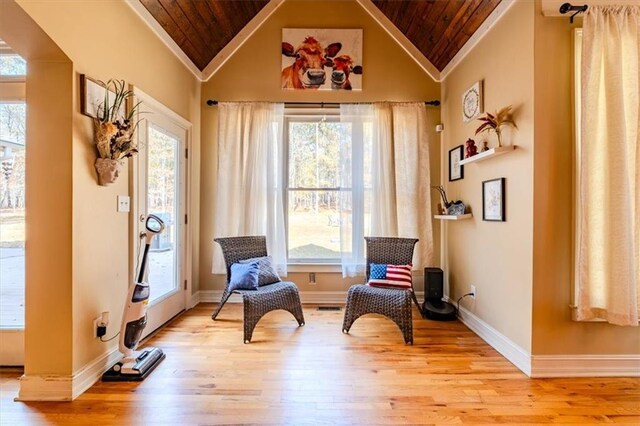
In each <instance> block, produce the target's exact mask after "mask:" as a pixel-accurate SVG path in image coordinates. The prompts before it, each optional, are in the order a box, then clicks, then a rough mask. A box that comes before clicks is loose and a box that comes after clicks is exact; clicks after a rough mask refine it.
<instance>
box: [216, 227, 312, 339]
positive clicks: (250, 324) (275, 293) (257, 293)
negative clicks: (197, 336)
mask: <svg viewBox="0 0 640 426" xmlns="http://www.w3.org/2000/svg"><path fill="white" fill-rule="evenodd" d="M214 241H216V242H217V243H218V244H220V247H221V248H222V254H223V255H224V261H225V264H226V267H227V286H226V287H225V289H224V292H223V293H222V299H221V300H220V303H219V304H218V307H217V308H216V310H215V311H214V312H213V315H211V318H212V319H214V320H215V319H216V317H217V316H218V314H219V313H220V310H221V309H222V307H223V306H224V304H225V303H227V300H229V297H230V296H231V293H239V294H241V295H242V302H243V304H244V342H245V343H249V342H250V341H251V337H252V336H253V329H254V328H255V327H256V324H258V321H260V318H262V317H263V316H264V315H265V314H267V313H269V312H271V311H275V310H277V309H283V310H285V311H288V312H290V313H291V314H292V315H293V316H294V317H295V319H296V321H298V325H300V326H303V325H304V315H303V313H302V305H301V304H300V295H299V293H298V287H296V285H295V284H294V283H292V282H287V281H280V282H276V283H273V284H268V285H263V286H261V287H258V289H257V290H235V291H233V292H231V291H229V280H230V279H231V265H233V264H234V263H237V262H239V261H241V260H246V259H252V258H256V257H264V256H266V255H267V244H266V238H265V237H264V236H250V237H227V238H216V239H215V240H214Z"/></svg>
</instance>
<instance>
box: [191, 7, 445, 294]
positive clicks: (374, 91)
mask: <svg viewBox="0 0 640 426" xmlns="http://www.w3.org/2000/svg"><path fill="white" fill-rule="evenodd" d="M310 11H311V12H310ZM282 28H362V29H363V36H364V41H363V45H364V46H363V57H364V58H363V62H364V63H363V64H362V65H363V68H364V75H363V90H362V91H361V92H355V91H354V92H333V93H332V92H319V91H315V92H314V91H284V90H282V89H281V88H280V70H281V60H282V56H281V41H282ZM439 96H440V87H439V84H437V83H435V82H434V81H433V80H432V79H431V78H430V77H429V76H428V75H427V74H426V73H425V72H424V71H422V70H421V69H420V68H419V67H418V66H417V65H416V63H415V62H414V61H413V60H412V59H411V58H410V57H409V56H408V55H407V54H406V53H405V52H404V51H403V50H402V49H400V48H399V47H398V45H397V44H396V43H395V42H394V41H393V40H392V39H391V38H390V37H389V36H388V35H387V33H386V32H385V31H384V30H382V29H381V28H380V26H379V25H378V24H377V23H376V22H375V21H373V20H372V19H371V18H370V17H369V15H368V14H367V13H366V12H365V11H364V10H363V9H362V8H361V7H360V6H359V5H358V4H357V3H356V2H340V1H336V2H325V1H322V2H320V1H314V2H310V1H305V2H298V1H287V2H285V3H284V4H283V5H282V6H281V7H280V8H279V9H278V10H277V11H276V12H275V13H274V14H273V15H272V16H271V17H270V18H269V20H268V21H267V22H266V23H265V24H264V25H263V26H262V27H261V28H260V29H259V30H258V31H256V33H255V34H253V36H251V38H250V39H249V40H248V41H247V42H246V44H245V45H244V46H242V48H241V49H240V50H239V51H238V52H237V53H236V54H235V55H234V56H232V57H231V58H230V59H229V61H228V62H227V63H226V64H225V65H224V66H223V67H222V68H221V69H220V71H218V73H217V74H216V75H214V76H213V77H212V78H211V79H210V81H208V82H207V83H205V84H204V85H203V88H202V98H203V105H204V101H205V100H206V99H216V100H221V101H242V100H263V101H305V102H306V101H309V102H315V101H317V102H320V101H323V102H365V101H384V100H389V101H423V100H428V99H438V98H439ZM216 113H217V111H216V108H211V107H204V109H203V111H202V140H203V144H202V163H201V166H202V180H201V184H202V190H201V195H202V199H201V217H202V222H201V227H200V235H201V244H200V252H201V262H200V288H201V289H202V290H211V289H219V290H221V289H223V288H224V279H223V278H224V277H221V276H217V277H215V276H213V275H212V274H211V256H212V247H213V244H214V243H213V238H214V235H213V215H214V212H215V209H216V206H215V205H214V202H213V200H214V189H215V182H214V171H215V167H216V161H217V159H216V134H217V129H216V121H217V116H216ZM428 116H429V119H430V122H431V124H432V126H430V128H432V129H433V127H434V126H435V124H437V123H438V122H439V116H440V114H439V110H438V109H437V108H429V109H428ZM430 148H431V151H430V154H431V159H432V173H431V179H432V182H434V183H436V182H439V181H440V179H439V176H440V167H439V163H438V158H439V157H440V151H439V137H438V135H437V134H436V133H435V132H433V131H432V132H431V134H430ZM433 200H434V201H437V199H436V198H435V197H434V198H433ZM428 217H429V212H425V219H427V218H428ZM438 241H439V224H435V226H434V242H435V251H436V256H437V257H436V259H437V260H439V244H438ZM289 278H290V279H292V280H293V281H295V282H296V283H297V284H298V285H299V286H300V288H301V291H325V290H327V291H344V290H346V289H347V288H348V286H349V284H350V283H352V282H355V281H361V279H360V280H358V279H355V280H353V279H352V280H343V279H342V277H341V275H340V274H337V273H327V274H318V277H317V282H318V284H317V285H316V286H309V285H308V284H307V282H308V277H307V275H306V274H295V273H290V274H289ZM416 288H418V289H420V288H421V284H419V283H416Z"/></svg>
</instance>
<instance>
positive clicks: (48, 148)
mask: <svg viewBox="0 0 640 426" xmlns="http://www.w3.org/2000/svg"><path fill="white" fill-rule="evenodd" d="M0 38H2V39H4V40H6V41H7V42H8V43H9V44H10V45H11V46H12V48H13V49H14V50H15V51H16V52H18V53H19V54H21V55H22V56H23V57H24V58H26V59H27V61H28V63H29V73H28V75H27V84H26V86H27V90H26V102H27V105H28V108H29V114H28V115H27V144H26V150H27V157H26V160H27V165H26V166H27V169H28V170H30V171H31V170H37V171H38V172H36V173H34V175H31V174H30V175H29V182H36V184H30V185H29V186H27V190H26V204H27V205H28V206H29V214H28V216H27V220H28V226H29V228H28V232H27V241H26V247H27V250H28V253H29V257H28V258H27V259H26V277H25V279H26V283H27V285H26V291H25V301H26V305H27V306H29V309H27V310H26V312H25V324H26V333H25V349H26V351H25V352H26V354H25V374H53V375H68V374H70V373H71V371H72V360H71V351H72V345H73V336H72V332H71V326H72V305H71V302H72V297H71V294H72V290H73V289H72V285H71V282H72V235H71V228H72V177H71V162H72V149H71V144H70V141H71V137H72V122H71V115H72V109H71V105H72V84H73V67H72V64H71V61H70V60H69V58H67V57H66V56H65V54H64V53H63V52H62V51H61V50H60V49H58V48H57V46H56V45H55V43H53V42H52V41H51V39H50V38H49V37H47V35H46V34H45V33H44V32H43V31H42V30H41V29H40V28H39V27H38V26H37V25H36V24H35V23H34V22H33V20H32V19H30V18H29V16H27V14H26V13H24V11H23V10H22V9H21V8H20V7H19V6H17V5H16V4H15V3H9V2H7V3H3V4H2V13H1V14H0ZM38 183H40V184H38ZM52 253H54V255H52ZM42 294H46V295H47V296H46V297H41V295H42ZM43 354H46V357H45V356H43Z"/></svg>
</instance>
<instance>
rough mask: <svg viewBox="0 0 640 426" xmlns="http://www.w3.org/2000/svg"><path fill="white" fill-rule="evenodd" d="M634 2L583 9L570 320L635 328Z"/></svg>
mask: <svg viewBox="0 0 640 426" xmlns="http://www.w3.org/2000/svg"><path fill="white" fill-rule="evenodd" d="M639 37H640V7H637V6H636V7H633V6H615V7H614V6H590V7H589V9H588V11H587V13H586V15H585V18H584V27H583V42H582V87H581V89H582V101H581V107H582V116H581V136H582V137H581V146H580V150H581V156H580V159H579V161H580V189H579V190H580V197H579V202H580V212H581V213H580V216H579V218H578V220H579V226H580V242H579V248H578V250H579V254H578V298H577V299H578V300H577V318H578V319H579V320H589V319H593V318H601V319H605V320H606V321H608V322H610V323H613V324H619V325H636V326H637V325H638V306H639V305H640V295H639V292H638V286H639V285H640V219H639V213H640V173H639V165H640V143H639V137H640V133H639V131H638V130H639V127H640V124H639V123H640V118H639V117H640V115H639V114H640V97H639V91H640V66H639V54H640V39H639Z"/></svg>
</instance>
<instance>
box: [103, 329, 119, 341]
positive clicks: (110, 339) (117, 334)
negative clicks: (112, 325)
mask: <svg viewBox="0 0 640 426" xmlns="http://www.w3.org/2000/svg"><path fill="white" fill-rule="evenodd" d="M119 335H120V332H119V331H118V332H117V333H116V335H115V336H113V337H111V338H109V339H106V340H105V339H103V338H102V337H101V338H100V341H101V342H110V341H112V340H113V339H115V338H116V337H118V336H119Z"/></svg>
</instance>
